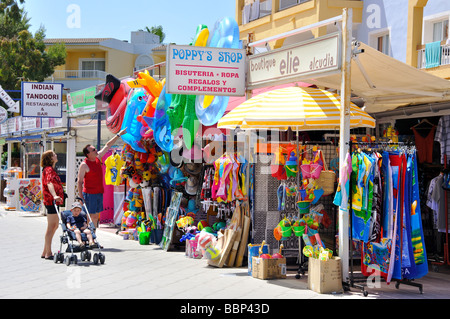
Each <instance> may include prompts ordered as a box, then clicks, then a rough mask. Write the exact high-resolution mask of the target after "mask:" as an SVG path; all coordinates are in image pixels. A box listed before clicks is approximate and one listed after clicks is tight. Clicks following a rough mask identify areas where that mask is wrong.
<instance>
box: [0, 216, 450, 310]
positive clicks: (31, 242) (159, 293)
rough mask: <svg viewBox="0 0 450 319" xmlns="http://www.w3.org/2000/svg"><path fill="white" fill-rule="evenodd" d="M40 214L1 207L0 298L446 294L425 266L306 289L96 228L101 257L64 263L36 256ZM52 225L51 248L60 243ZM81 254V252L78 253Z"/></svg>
mask: <svg viewBox="0 0 450 319" xmlns="http://www.w3.org/2000/svg"><path fill="white" fill-rule="evenodd" d="M46 225H47V222H46V217H44V216H40V215H37V214H29V213H23V212H16V211H7V212H5V211H4V210H0V236H1V239H0V251H1V258H0V298H2V299H4V298H13V299H15V298H18V299H28V298H42V299H49V298H62V299H71V298H80V297H81V298H95V299H99V298H101V299H111V298H121V299H136V298H148V299H183V300H186V301H189V300H190V299H225V300H234V299H252V300H254V299H338V300H340V299H366V300H367V299H439V298H450V275H449V274H448V273H445V271H440V272H431V271H430V273H429V274H428V275H427V276H426V277H425V278H422V279H421V280H418V281H417V282H419V283H423V289H424V293H423V294H419V292H418V289H417V288H415V287H410V286H404V285H401V286H400V289H396V288H395V285H393V284H391V285H389V286H388V285H386V284H385V283H381V287H380V288H373V289H368V291H369V295H368V297H364V296H363V295H362V294H361V292H360V291H359V290H358V289H351V291H350V292H345V293H343V294H336V295H333V294H317V293H315V292H313V291H311V290H309V289H307V277H306V276H303V277H302V278H301V279H295V272H292V273H288V278H286V279H280V280H259V279H255V278H252V277H249V276H248V275H247V268H246V267H241V268H214V267H210V266H208V265H207V263H206V260H196V259H189V258H186V257H185V255H184V252H183V251H169V252H166V251H163V250H162V249H160V248H159V246H156V245H148V246H142V245H139V243H138V242H136V241H129V240H123V239H122V237H121V236H119V235H116V234H115V233H114V232H111V231H105V230H102V227H101V228H100V229H99V230H98V232H97V234H98V240H99V242H100V243H101V244H102V245H103V246H104V247H105V249H104V254H105V255H106V262H105V264H104V265H93V264H92V263H88V262H81V261H79V263H78V265H71V266H69V267H67V266H66V265H64V264H55V263H54V262H53V261H48V260H44V259H41V258H40V254H41V252H42V249H43V240H44V233H45V229H46ZM60 234H61V230H60V229H58V231H57V233H56V235H55V237H54V241H53V252H54V253H56V252H57V250H58V248H59V236H60ZM78 256H79V254H78ZM443 270H445V269H444V268H443Z"/></svg>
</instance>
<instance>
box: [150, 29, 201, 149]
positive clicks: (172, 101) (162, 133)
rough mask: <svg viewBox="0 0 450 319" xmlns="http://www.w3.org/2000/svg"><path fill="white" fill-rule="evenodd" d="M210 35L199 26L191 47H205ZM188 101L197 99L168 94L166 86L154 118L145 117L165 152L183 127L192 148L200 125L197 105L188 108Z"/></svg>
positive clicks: (186, 141) (184, 137)
mask: <svg viewBox="0 0 450 319" xmlns="http://www.w3.org/2000/svg"><path fill="white" fill-rule="evenodd" d="M208 35H209V31H208V29H207V27H206V26H205V25H199V26H198V27H197V31H196V35H195V38H194V41H193V42H192V43H191V45H195V46H205V45H206V42H207V39H208ZM188 99H191V100H192V99H195V96H193V97H192V96H191V97H190V96H188V95H184V94H173V95H172V94H168V93H166V90H165V86H164V88H163V89H162V91H161V94H160V97H159V99H158V103H157V104H156V109H155V116H154V118H153V119H152V118H150V117H148V116H143V119H144V120H145V121H146V122H147V123H148V125H149V126H150V127H152V128H153V131H154V134H153V136H154V138H155V141H156V143H157V144H158V145H159V147H161V149H163V150H164V151H165V152H170V151H171V150H172V148H173V136H174V135H175V134H176V133H177V132H178V129H179V128H180V127H181V126H183V139H184V142H185V145H186V147H187V148H188V149H190V148H191V147H192V144H193V140H194V138H195V135H196V134H197V130H198V127H199V123H198V119H197V115H196V112H195V104H194V103H191V104H190V105H191V107H188V103H187V101H188ZM195 122H197V123H195Z"/></svg>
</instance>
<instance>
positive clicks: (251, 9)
mask: <svg viewBox="0 0 450 319" xmlns="http://www.w3.org/2000/svg"><path fill="white" fill-rule="evenodd" d="M277 1H279V3H278V10H277V11H281V10H284V9H288V8H291V7H293V6H296V5H299V4H302V3H305V2H310V1H312V0H277ZM245 3H246V4H245V5H244V8H243V10H242V24H247V23H249V22H251V21H254V20H257V19H259V18H263V17H265V16H268V15H271V14H272V0H254V1H252V0H250V1H245Z"/></svg>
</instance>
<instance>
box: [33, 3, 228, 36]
mask: <svg viewBox="0 0 450 319" xmlns="http://www.w3.org/2000/svg"><path fill="white" fill-rule="evenodd" d="M235 4H236V2H235V0H219V1H217V0H132V1H125V0H122V1H119V0H25V4H24V7H25V11H26V12H27V13H28V17H29V18H31V20H30V24H31V28H30V31H31V32H33V33H34V32H35V31H36V30H37V29H38V28H39V26H40V25H44V27H45V29H46V37H47V38H116V39H119V40H128V41H130V36H131V32H132V31H137V30H139V29H145V27H146V26H148V27H149V28H150V27H152V26H157V25H162V26H163V30H164V32H165V33H166V38H165V40H164V42H165V43H176V44H189V43H190V42H191V40H192V39H193V38H194V36H195V31H196V29H197V26H198V25H199V24H205V25H207V26H208V28H209V29H210V30H212V29H213V28H214V24H215V22H216V21H217V20H219V19H221V18H223V17H232V18H235Z"/></svg>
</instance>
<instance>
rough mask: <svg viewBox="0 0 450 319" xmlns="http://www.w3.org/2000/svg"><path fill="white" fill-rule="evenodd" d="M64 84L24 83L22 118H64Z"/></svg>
mask: <svg viewBox="0 0 450 319" xmlns="http://www.w3.org/2000/svg"><path fill="white" fill-rule="evenodd" d="M62 97H63V84H61V83H37V82H22V116H26V117H56V118H61V117H62V104H63V103H62Z"/></svg>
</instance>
